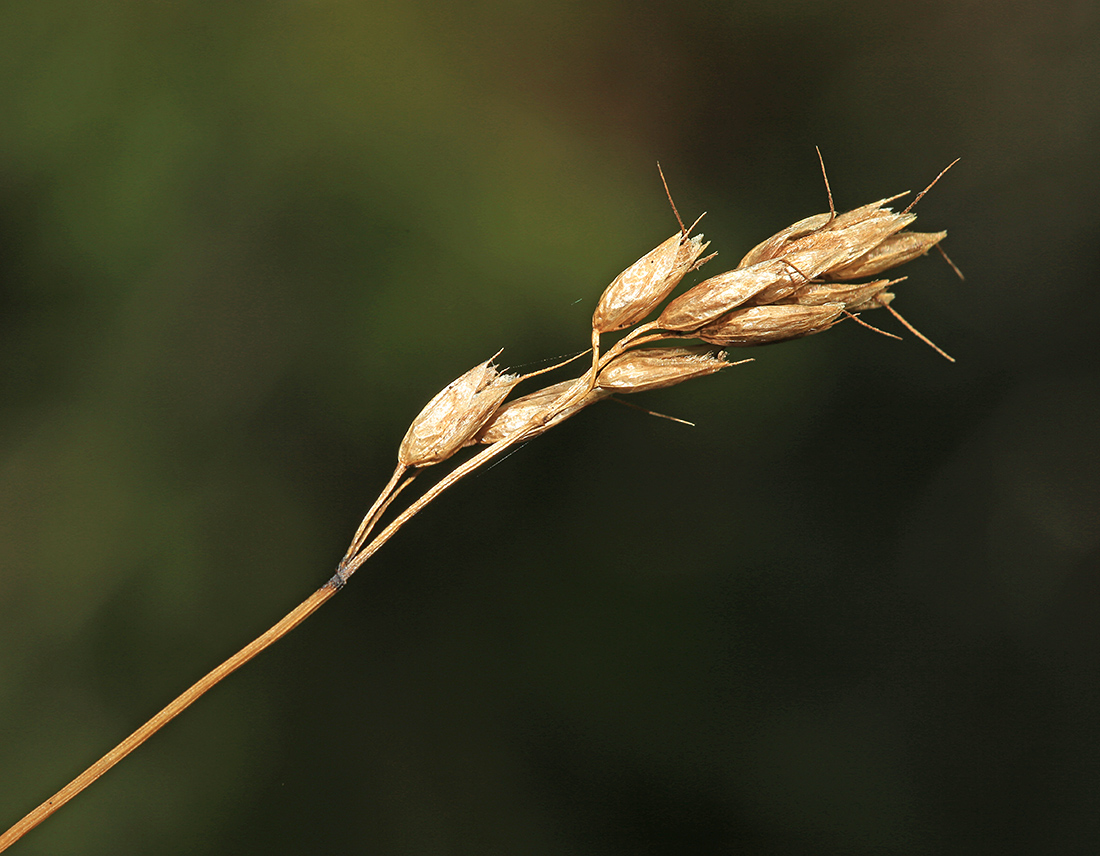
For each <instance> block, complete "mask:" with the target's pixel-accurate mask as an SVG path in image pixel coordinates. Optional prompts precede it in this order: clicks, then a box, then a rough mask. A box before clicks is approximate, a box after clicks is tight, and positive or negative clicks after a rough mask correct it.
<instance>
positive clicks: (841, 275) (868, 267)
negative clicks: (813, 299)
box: [829, 232, 947, 279]
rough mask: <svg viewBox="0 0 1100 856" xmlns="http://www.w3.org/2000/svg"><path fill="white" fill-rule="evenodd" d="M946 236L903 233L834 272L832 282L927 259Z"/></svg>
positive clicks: (927, 233)
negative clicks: (927, 255)
mask: <svg viewBox="0 0 1100 856" xmlns="http://www.w3.org/2000/svg"><path fill="white" fill-rule="evenodd" d="M946 237H947V232H900V233H898V234H896V235H891V236H890V237H888V238H887V239H886V240H885V241H883V242H882V243H881V244H879V245H878V246H877V247H875V248H874V249H873V250H871V251H870V252H869V253H866V254H865V255H863V256H860V257H859V258H858V259H856V260H855V261H853V262H851V263H849V264H847V265H843V266H841V267H839V268H837V269H835V270H832V271H830V273H829V276H830V277H831V278H832V279H859V278H861V277H865V276H874V275H875V274H878V273H882V272H883V271H884V270H889V269H890V268H892V267H897V266H898V265H901V264H905V263H906V262H907V261H910V260H912V259H915V258H916V257H917V256H923V255H924V254H925V253H927V252H928V251H929V250H930V249H932V247H934V246H936V244H938V243H939V242H940V241H942V240H943V239H944V238H946Z"/></svg>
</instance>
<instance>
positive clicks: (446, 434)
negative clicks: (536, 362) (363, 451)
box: [397, 352, 519, 467]
mask: <svg viewBox="0 0 1100 856" xmlns="http://www.w3.org/2000/svg"><path fill="white" fill-rule="evenodd" d="M498 354H499V352H498ZM496 356H497V355H494V356H493V357H491V358H490V359H488V360H486V361H485V362H483V363H479V364H478V365H476V366H474V367H473V368H472V369H470V370H469V371H468V372H466V373H465V374H464V375H462V376H461V377H459V378H457V379H455V380H453V381H451V382H450V383H449V384H447V386H446V387H444V388H443V389H442V390H440V392H439V393H438V394H437V395H436V396H435V398H433V399H432V400H431V401H429V402H428V403H427V404H426V405H425V406H424V409H423V410H421V411H420V413H419V415H418V416H417V417H416V418H415V419H414V420H413V421H412V425H410V426H409V430H408V432H407V433H406V434H405V438H404V439H403V440H402V441H401V446H400V448H399V449H398V451H397V460H398V461H399V462H400V463H401V464H403V465H404V466H408V467H426V466H428V465H430V464H438V463H439V462H440V461H445V460H446V459H447V458H449V457H451V455H453V454H454V453H455V452H457V451H458V450H459V449H461V448H462V447H463V446H465V445H466V444H467V443H468V442H469V440H470V438H471V437H473V436H474V435H475V434H476V433H477V432H478V431H480V430H481V428H482V426H483V425H485V423H486V422H488V421H489V419H491V418H492V416H493V414H494V413H495V412H496V411H497V408H499V407H500V404H501V402H502V401H504V399H505V398H507V397H508V393H510V392H511V391H512V388H513V387H514V386H515V385H516V384H517V383H519V377H518V376H517V375H509V374H501V373H500V372H499V371H497V369H496V367H495V366H493V365H491V363H492V362H493V360H494V359H496Z"/></svg>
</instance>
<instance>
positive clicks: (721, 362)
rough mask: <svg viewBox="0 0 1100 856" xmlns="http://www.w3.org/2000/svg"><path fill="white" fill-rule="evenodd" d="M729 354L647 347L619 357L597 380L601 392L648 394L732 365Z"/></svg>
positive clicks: (703, 350) (702, 349) (695, 349)
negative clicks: (648, 391)
mask: <svg viewBox="0 0 1100 856" xmlns="http://www.w3.org/2000/svg"><path fill="white" fill-rule="evenodd" d="M729 365H730V363H729V362H728V361H727V360H726V357H725V354H724V353H722V352H720V351H718V352H715V351H711V350H710V349H708V348H704V347H696V348H643V349H641V350H635V351H627V352H626V353H625V354H623V355H622V356H621V357H616V358H615V359H613V360H612V361H611V362H610V363H608V364H607V366H606V367H605V368H604V370H603V371H601V372H600V375H599V377H598V378H597V379H596V384H597V388H598V389H602V390H605V391H606V392H608V393H611V392H645V391H647V390H651V389H663V388H664V387H666V386H673V385H675V384H678V383H681V382H682V381H685V380H691V379H692V378H697V377H703V376H705V375H709V374H714V373H715V372H717V371H721V370H722V369H724V368H726V367H727V366H729Z"/></svg>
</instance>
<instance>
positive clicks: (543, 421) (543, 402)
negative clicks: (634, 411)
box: [474, 378, 611, 444]
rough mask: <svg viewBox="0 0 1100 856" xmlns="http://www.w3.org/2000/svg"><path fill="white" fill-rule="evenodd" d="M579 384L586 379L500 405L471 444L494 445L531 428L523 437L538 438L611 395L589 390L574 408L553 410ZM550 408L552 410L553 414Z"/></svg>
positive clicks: (550, 387) (541, 390)
mask: <svg viewBox="0 0 1100 856" xmlns="http://www.w3.org/2000/svg"><path fill="white" fill-rule="evenodd" d="M582 381H583V382H585V383H587V379H586V378H574V379H573V380H563V381H562V382H561V383H555V384H553V385H552V386H548V387H545V388H544V389H540V390H538V391H537V392H532V393H531V394H530V395H524V396H521V397H520V398H517V399H516V400H515V401H509V402H508V403H507V404H504V405H502V406H501V407H500V409H499V410H497V412H496V413H494V414H493V417H492V419H490V420H489V421H488V422H487V423H485V427H484V428H482V429H481V430H480V431H479V432H478V433H477V436H476V437H474V442H477V443H486V444H488V443H496V442H497V441H499V440H503V439H505V438H507V437H511V436H512V435H513V434H515V433H516V432H517V431H520V430H522V429H524V428H525V427H527V426H530V429H529V431H528V432H527V434H526V436H527V437H528V438H530V437H537V436H538V435H539V434H541V433H543V432H544V431H546V430H547V429H548V428H552V427H553V426H555V425H557V424H558V423H559V422H562V421H564V420H566V419H568V418H569V417H570V416H573V415H574V414H576V413H579V412H580V411H581V410H583V409H584V408H586V407H587V406H588V405H589V404H594V403H596V402H597V401H599V400H600V399H602V398H607V396H609V395H611V393H610V392H606V391H604V390H602V389H599V388H596V389H592V390H589V391H588V392H587V393H586V394H585V395H584V397H583V398H581V399H580V401H578V402H576V403H574V404H568V405H566V406H565V407H558V408H554V405H555V404H557V403H558V401H559V400H560V399H561V397H562V396H563V395H565V394H566V393H567V392H568V391H569V390H570V388H572V387H579V385H580V384H581V382H582ZM579 388H583V387H579ZM551 408H554V412H553V413H552V412H551Z"/></svg>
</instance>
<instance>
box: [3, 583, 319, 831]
mask: <svg viewBox="0 0 1100 856" xmlns="http://www.w3.org/2000/svg"><path fill="white" fill-rule="evenodd" d="M337 591H338V589H336V588H330V587H327V586H326V587H323V588H319V589H318V590H317V591H315V592H314V593H313V594H311V595H310V596H309V597H308V598H306V599H305V600H304V601H302V602H301V603H300V604H299V605H298V606H296V607H295V608H294V609H292V610H291V611H290V612H288V613H287V614H286V616H285V617H284V618H283V619H282V620H281V621H279V622H278V623H277V624H275V625H274V626H273V627H272V628H271V629H270V630H268V631H267V632H266V633H264V634H262V635H261V636H258V637H257V638H256V639H254V640H252V641H251V642H249V643H248V644H247V645H245V646H244V647H243V648H242V649H241V650H240V651H238V652H237V653H236V654H234V655H233V656H232V657H230V658H229V659H228V660H226V661H225V662H224V663H222V664H221V665H220V666H217V667H216V668H214V669H213V670H211V671H210V672H207V674H205V675H204V676H203V677H202V678H200V679H199V680H198V681H196V682H195V683H194V684H192V685H191V686H190V687H189V688H188V689H186V690H184V691H183V692H182V693H181V694H180V695H179V696H177V697H176V698H175V699H174V700H173V701H172V702H171V703H169V704H168V705H167V706H166V707H165V708H164V709H163V710H161V711H160V712H159V713H157V714H155V715H154V716H153V718H152V719H150V720H149V721H148V722H146V723H145V724H144V725H142V726H141V727H140V728H138V729H137V731H135V732H134V733H133V734H131V735H130V736H129V737H127V738H126V739H125V740H123V741H122V742H121V743H119V744H118V745H117V746H116V747H115V748H114V749H112V750H111V751H110V752H108V753H107V754H106V755H104V756H103V757H102V758H100V759H99V760H98V761H96V762H95V763H94V764H92V766H90V767H89V768H88V769H87V770H85V771H84V772H83V773H81V774H80V775H79V776H77V777H76V778H75V779H73V780H72V781H71V782H69V784H67V785H65V787H63V788H62V789H61V790H59V791H58V792H57V793H56V794H54V795H53V796H52V797H50V798H49V799H48V800H46V801H45V802H44V803H42V804H41V805H40V806H38V808H36V809H34V811H32V812H30V813H29V814H27V815H26V816H25V817H24V818H23V819H22V820H20V821H19V822H18V823H16V824H15V825H14V826H12V828H11V829H9V830H8V831H7V832H5V833H4V834H3V835H0V851H3V850H7V849H8V847H10V846H11V845H12V844H14V843H15V842H16V841H18V840H19V839H20V838H22V837H23V836H24V835H26V834H27V833H28V832H30V831H31V830H32V829H34V828H35V827H36V826H38V824H40V823H41V822H42V821H44V820H45V819H46V818H47V817H49V816H50V815H51V814H53V813H54V812H55V811H57V810H58V809H59V808H61V806H63V805H65V803H67V802H68V801H69V800H71V799H72V798H73V797H75V796H76V795H77V794H79V793H80V792H81V791H83V790H84V789H85V788H86V787H88V785H90V784H91V783H92V782H94V781H95V780H96V779H98V778H99V777H100V776H102V775H103V774H104V773H106V772H107V771H108V770H110V769H111V768H112V767H113V766H114V765H115V764H117V763H118V762H119V761H121V760H122V759H123V758H125V757H126V756H127V755H129V754H130V753H131V752H133V751H134V750H135V749H137V748H138V747H139V746H140V745H141V744H142V743H144V742H145V741H146V740H148V739H149V738H150V737H152V736H153V734H155V733H156V732H157V731H159V730H160V729H161V728H163V727H164V726H165V725H167V724H168V723H169V722H170V721H172V720H173V719H175V718H176V717H177V716H179V715H180V714H181V713H183V711H185V710H186V709H187V708H188V707H190V706H191V705H192V704H193V703H194V702H195V701H196V700H197V699H198V697H199V696H201V695H202V694H203V693H205V692H206V691H207V690H208V689H210V688H211V687H213V686H214V685H215V684H216V683H218V681H220V680H221V679H222V678H224V677H226V676H227V675H230V674H232V673H233V672H235V671H236V670H237V669H239V668H240V667H241V666H243V665H244V664H245V663H247V662H248V661H249V660H251V659H252V658H253V657H255V656H256V655H257V654H259V653H260V652H261V651H263V650H264V649H265V648H267V647H269V646H270V645H272V644H273V643H274V642H276V641H278V640H279V639H281V638H282V637H283V636H285V635H286V634H287V633H289V632H290V631H291V630H293V629H294V628H295V627H297V626H298V625H299V624H301V623H302V622H303V621H305V620H306V619H307V618H309V616H311V615H312V614H313V613H314V612H316V611H317V610H318V609H319V608H320V607H321V605H322V604H323V603H324V602H325V601H327V600H328V599H329V598H330V597H332V596H333V595H334V594H336V592H337Z"/></svg>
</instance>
